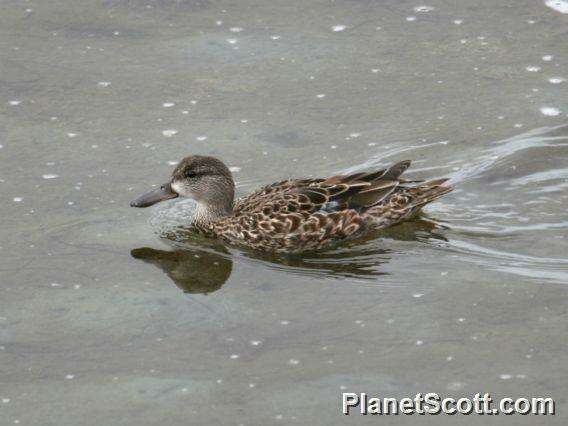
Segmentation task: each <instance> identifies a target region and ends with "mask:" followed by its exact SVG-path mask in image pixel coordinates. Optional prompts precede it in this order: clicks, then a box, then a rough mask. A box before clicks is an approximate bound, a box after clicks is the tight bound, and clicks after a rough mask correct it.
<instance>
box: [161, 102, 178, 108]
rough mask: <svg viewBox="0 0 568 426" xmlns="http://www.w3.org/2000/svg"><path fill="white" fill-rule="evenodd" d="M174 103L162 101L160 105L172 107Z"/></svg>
mask: <svg viewBox="0 0 568 426" xmlns="http://www.w3.org/2000/svg"><path fill="white" fill-rule="evenodd" d="M174 105H175V103H174V102H164V103H163V104H162V106H163V107H164V108H171V107H173V106H174Z"/></svg>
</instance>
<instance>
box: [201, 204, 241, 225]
mask: <svg viewBox="0 0 568 426" xmlns="http://www.w3.org/2000/svg"><path fill="white" fill-rule="evenodd" d="M232 214H233V206H231V207H230V208H229V207H228V206H227V207H224V206H215V205H211V204H203V203H197V208H196V209H195V225H197V226H199V227H202V228H207V227H209V226H210V225H211V224H212V223H214V222H216V221H218V220H219V219H222V218H224V217H227V216H230V215H232Z"/></svg>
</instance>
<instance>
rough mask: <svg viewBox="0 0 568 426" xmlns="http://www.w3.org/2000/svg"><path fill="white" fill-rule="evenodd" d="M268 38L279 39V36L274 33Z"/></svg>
mask: <svg viewBox="0 0 568 426" xmlns="http://www.w3.org/2000/svg"><path fill="white" fill-rule="evenodd" d="M270 38H271V39H272V40H279V39H280V36H279V35H276V34H275V35H271V36H270Z"/></svg>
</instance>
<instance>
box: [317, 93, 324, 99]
mask: <svg viewBox="0 0 568 426" xmlns="http://www.w3.org/2000/svg"><path fill="white" fill-rule="evenodd" d="M316 98H318V99H323V98H325V93H320V94H318V95H316Z"/></svg>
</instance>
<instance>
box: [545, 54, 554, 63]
mask: <svg viewBox="0 0 568 426" xmlns="http://www.w3.org/2000/svg"><path fill="white" fill-rule="evenodd" d="M553 59H554V56H552V55H544V56H543V57H542V60H543V61H544V62H550V61H552V60H553Z"/></svg>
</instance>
